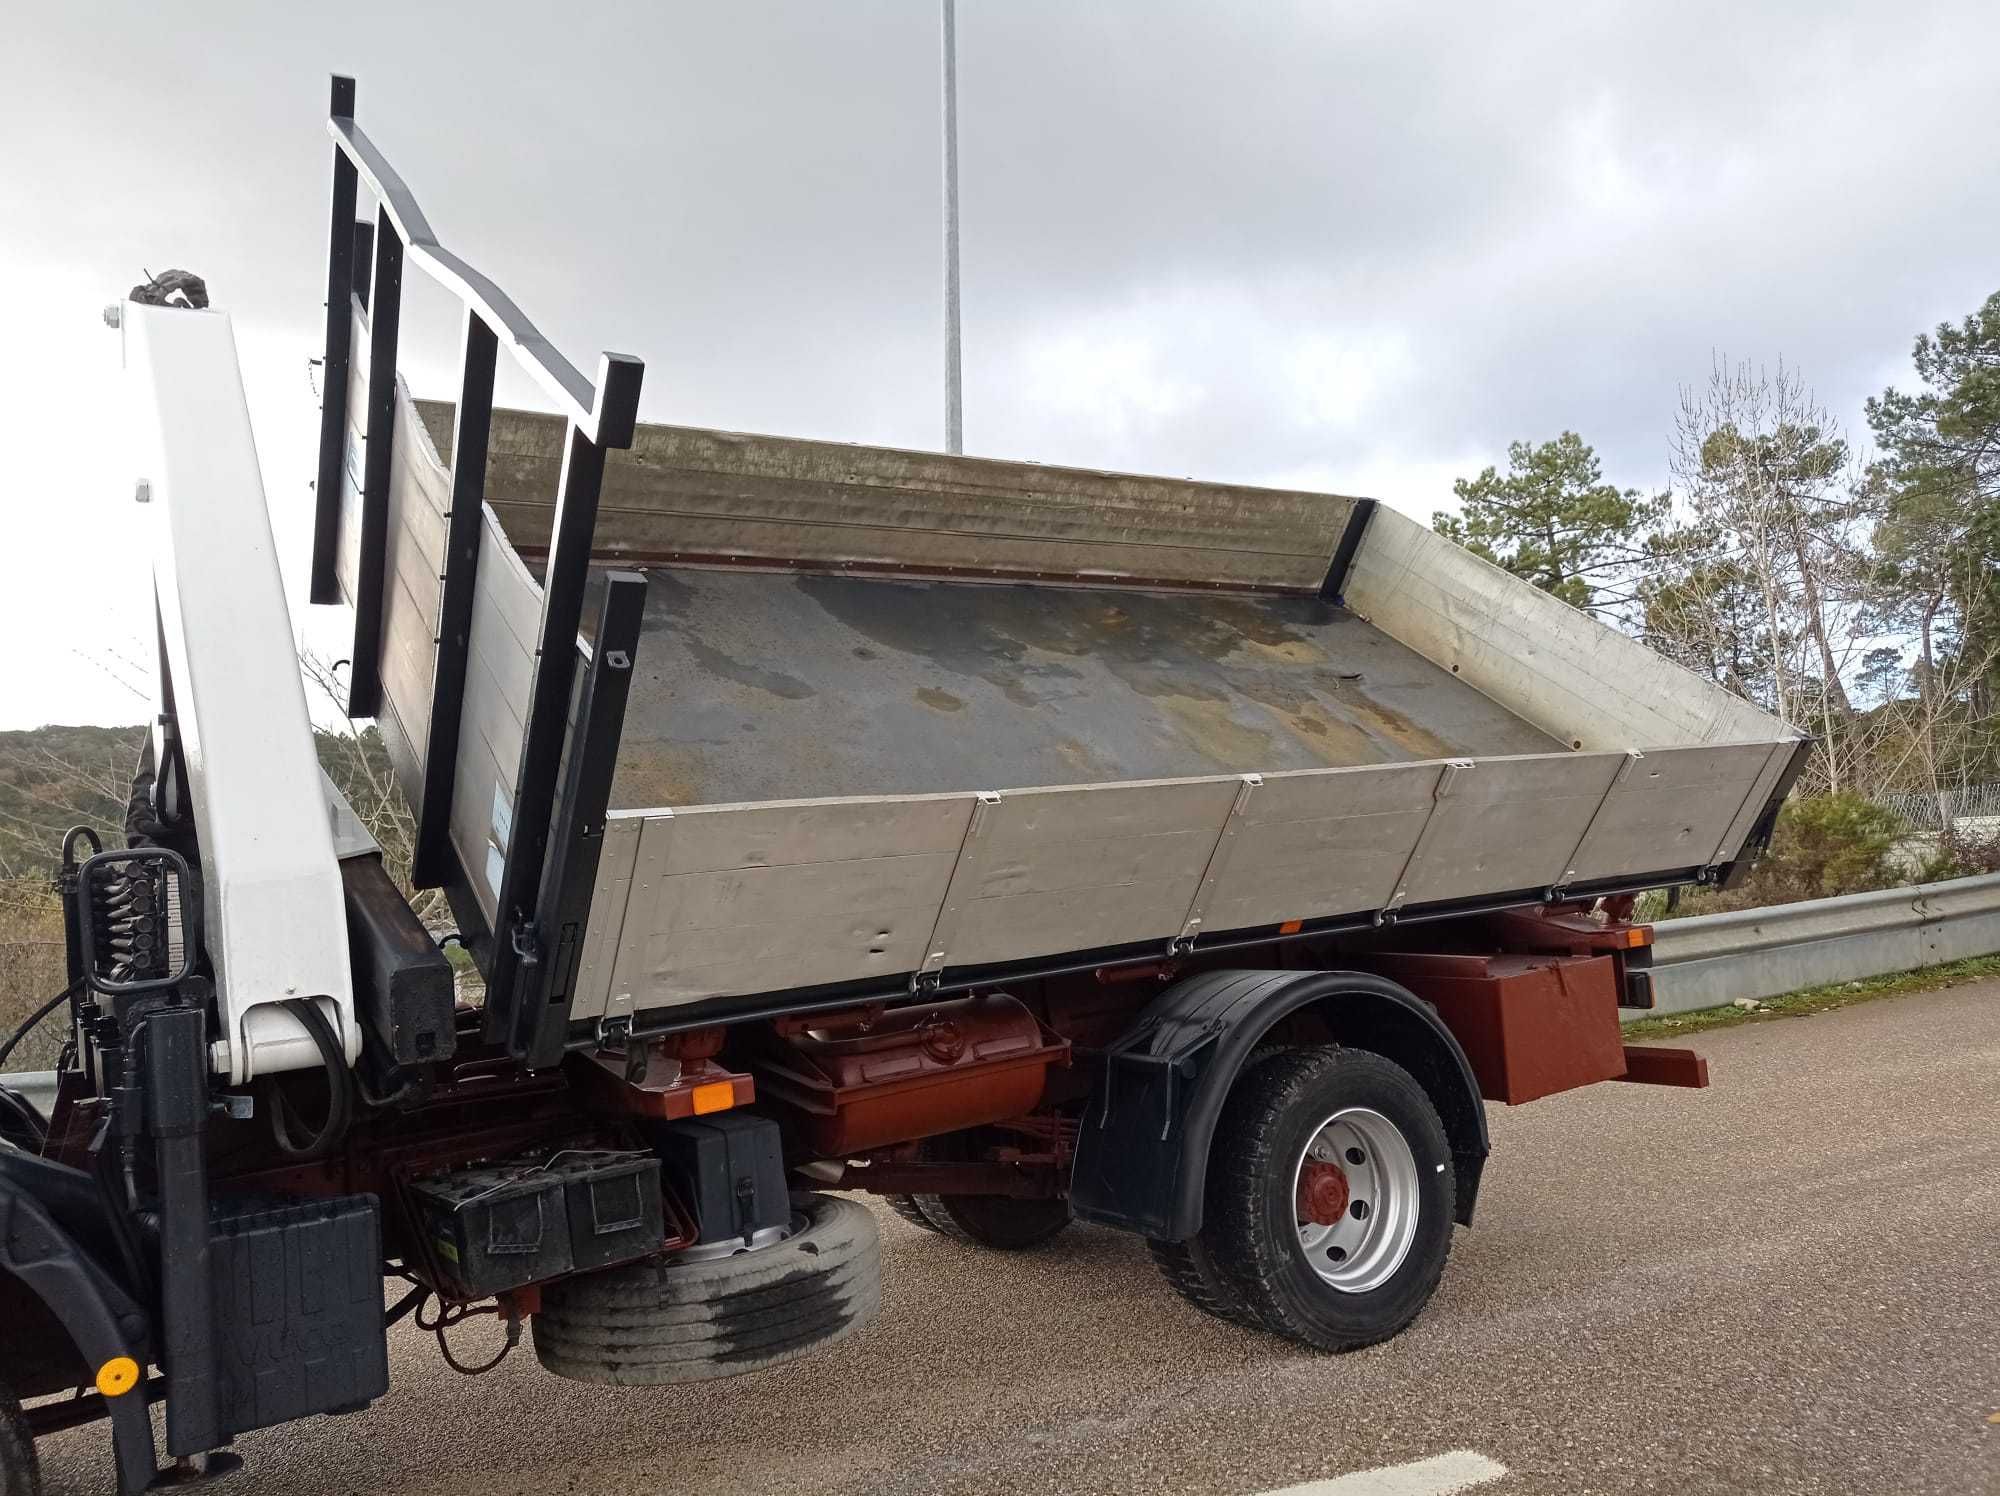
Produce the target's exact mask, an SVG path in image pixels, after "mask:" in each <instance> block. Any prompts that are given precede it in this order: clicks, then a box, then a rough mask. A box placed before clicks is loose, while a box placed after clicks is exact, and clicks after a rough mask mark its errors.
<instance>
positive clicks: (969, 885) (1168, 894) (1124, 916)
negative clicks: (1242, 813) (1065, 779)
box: [929, 778, 1241, 966]
mask: <svg viewBox="0 0 2000 1496" xmlns="http://www.w3.org/2000/svg"><path fill="white" fill-rule="evenodd" d="M1240 784H1241V780H1240V779H1236V778H1213V779H1182V780H1159V781H1153V782H1139V783H1132V784H1116V785H1081V786H1076V787H1074V788H1068V789H1045V790H1017V791H1013V792H1010V793H1007V794H1003V795H1002V796H1001V797H1000V799H999V801H998V803H997V804H991V805H987V806H984V807H982V808H981V814H980V816H979V819H978V822H977V824H976V826H975V829H974V831H973V832H972V833H971V834H970V835H968V837H967V838H966V844H965V854H964V856H963V857H962V858H961V859H960V861H959V865H958V870H957V874H956V876H955V877H954V878H953V879H952V884H951V892H950V895H949V897H948V898H947V900H946V907H945V912H944V914H943V916H942V917H941V918H940V920H939V923H938V930H937V933H936V935H935V936H934V937H933V939H932V942H931V949H930V952H929V955H930V959H931V961H932V963H933V964H940V962H941V961H942V962H943V963H948V964H950V965H953V966H976V965H979V964H981V963H984V962H989V961H1006V960H1014V959H1020V958H1025V957H1030V956H1043V955H1053V954H1055V953H1057V952H1060V951H1069V950H1082V949H1087V948H1089V947H1091V946H1101V945H1120V944H1124V943H1126V942H1128V941H1141V940H1160V941H1165V940H1167V939H1169V938H1171V937H1172V936H1175V935H1178V934H1179V933H1180V930H1181V923H1182V921H1183V920H1184V919H1185V918H1186V915H1187V910H1188V905H1189V903H1190V902H1191V901H1192V899H1193V898H1194V894H1195V891H1196V888H1197V887H1198V885H1199V884H1200V882H1201V876H1202V871H1203V869H1204V868H1205V867H1207V865H1208V860H1209V856H1210V854H1211V853H1212V852H1213V851H1214V849H1215V844H1216V840H1217V838H1218V837H1220V835H1221V834H1222V828H1223V823H1224V821H1225V820H1226V819H1227V817H1228V815H1229V812H1230V807H1231V806H1232V804H1233V803H1234V802H1235V798H1236V793H1237V790H1238V788H1239V786H1240ZM940 953H942V957H940Z"/></svg>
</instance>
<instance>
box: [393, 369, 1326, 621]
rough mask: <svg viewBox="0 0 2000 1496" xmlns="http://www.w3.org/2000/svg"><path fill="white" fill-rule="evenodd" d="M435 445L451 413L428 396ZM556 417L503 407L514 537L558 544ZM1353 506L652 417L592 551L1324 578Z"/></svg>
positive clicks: (1270, 582) (1290, 494)
mask: <svg viewBox="0 0 2000 1496" xmlns="http://www.w3.org/2000/svg"><path fill="white" fill-rule="evenodd" d="M424 414H425V417H426V419H427V420H429V422H430V423H431V427H432V430H433V432H434V434H436V435H437V438H438V441H439V444H440V446H443V445H445V444H446V443H448V441H449V432H450V427H451V407H450V406H449V405H445V404H437V403H433V402H426V403H425V405H424ZM562 434H563V423H562V421H561V420H560V419H559V418H558V417H554V416H545V415H538V414H535V413H533V412H527V411H495V412H494V417H493V439H492V448H491V455H490V458H489V462H488V477H487V499H488V501H489V502H491V503H492V504H493V505H494V507H495V509H496V511H497V512H498V513H499V516H500V519H501V522H502V523H503V524H504V525H505V526H506V527H507V532H508V534H509V535H510V536H511V537H512V538H513V540H514V543H515V544H516V545H517V546H520V547H522V548H523V549H526V550H531V551H532V550H539V549H542V548H544V547H546V546H547V544H548V536H549V527H550V523H551V516H552V514H553V499H554V495H555V492H556V479H557V474H558V471H559V467H560V462H561V455H562ZM1352 503H1353V501H1352V500H1351V499H1346V498H1341V497H1336V496H1332V495H1327V494H1312V493H1302V492H1295V491H1288V490H1278V489H1265V488H1252V487H1247V486H1244V485H1240V484H1223V483H1192V482H1187V481H1185V480H1181V479H1172V478H1148V477H1135V476H1131V475H1126V474H1117V473H1103V472H1095V471H1091V470H1087V469H1081V468H1062V467H1044V466H1042V465H1040V464H1037V463H1022V462H1000V461H994V460H991V459H987V458H977V457H954V456H949V455H946V454H944V453H938V452H907V451H898V450H894V449H891V448H883V447H864V446H849V445H846V444H843V443H838V442H815V441H801V440H796V439H793V438H788V437H775V436H750V435H743V434H739V433H735V432H726V431H708V430H702V429H698V428H694V427H686V426H641V427H640V428H639V432H638V436H637V438H636V439H635V440H634V442H633V444H632V449H631V450H630V451H629V452H613V453H611V454H610V458H609V462H608V464H607V466H606V469H605V477H604V494H603V498H602V501H601V503H600V506H599V509H598V520H597V537H596V547H595V548H596V551H597V553H598V554H599V555H600V556H601V557H603V558H605V559H611V560H628V561H629V560H645V561H670V560H677V559H706V560H735V561H753V562H754V561H764V562H777V563H782V564H795V565H804V566H811V567H819V568H834V569H837V568H841V567H864V568H880V569H886V570H896V571H908V572H918V573H923V572H929V573H945V574H949V573H953V572H959V571H972V572H985V573H998V574H1003V575H1017V576H1060V577H1070V576H1089V577H1097V578H1117V577H1125V578H1137V579H1145V580H1149V581H1161V582H1179V583H1202V584H1206V583H1213V584H1220V585H1227V586H1235V587H1245V588H1289V589H1295V590H1299V591H1307V590H1312V589H1316V588H1317V587H1318V586H1319V584H1320V582H1321V580H1322V579H1323V578H1324V576H1325V575H1326V569H1327V565H1328V562H1329V560H1330V559H1331V557H1332V554H1333V549H1334V546H1335V544H1336V543H1337V542H1338V540H1339V537H1340V533H1341V530H1342V528H1343V527H1344V526H1345V524H1346V521H1347V515H1348V511H1349V509H1350V508H1351V506H1352Z"/></svg>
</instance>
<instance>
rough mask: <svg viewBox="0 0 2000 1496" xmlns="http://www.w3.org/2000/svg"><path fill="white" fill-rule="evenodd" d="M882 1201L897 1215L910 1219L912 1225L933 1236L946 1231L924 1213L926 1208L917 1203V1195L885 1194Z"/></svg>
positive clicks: (940, 1234)
mask: <svg viewBox="0 0 2000 1496" xmlns="http://www.w3.org/2000/svg"><path fill="white" fill-rule="evenodd" d="M882 1203H883V1204H884V1205H886V1206H888V1207H889V1208H890V1209H891V1210H893V1211H895V1212H896V1214H897V1215H899V1216H901V1217H902V1218H903V1219H904V1220H906V1221H908V1222H909V1223H910V1224H911V1225H912V1226H916V1227H919V1228H920V1229H922V1230H925V1231H928V1232H930V1233H931V1234H932V1235H933V1236H942V1235H944V1232H943V1231H942V1230H940V1229H939V1228H938V1223H937V1222H936V1221H933V1220H932V1219H931V1218H930V1217H929V1216H927V1215H925V1214H924V1208H923V1206H921V1205H919V1204H918V1203H917V1197H916V1196H915V1195H884V1196H883V1197H882Z"/></svg>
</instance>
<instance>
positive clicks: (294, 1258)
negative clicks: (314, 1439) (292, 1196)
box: [208, 1195, 389, 1434]
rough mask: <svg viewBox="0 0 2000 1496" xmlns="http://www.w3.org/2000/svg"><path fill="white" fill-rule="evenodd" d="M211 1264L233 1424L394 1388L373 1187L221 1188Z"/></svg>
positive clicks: (226, 1407) (226, 1410) (362, 1400)
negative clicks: (281, 1194) (328, 1192)
mask: <svg viewBox="0 0 2000 1496" xmlns="http://www.w3.org/2000/svg"><path fill="white" fill-rule="evenodd" d="M208 1264H209V1287H210V1293H211V1294H212V1296H213V1301H214V1309H215V1322H216V1331H215V1350H216V1371H217V1383H218V1388H217V1391H218V1401H219V1403H220V1407H221V1418H222V1424H223V1427H224V1428H225V1429H226V1430H227V1431H228V1432H229V1433H231V1434H240V1433H244V1432H247V1431H248V1430H250V1429H258V1428H269V1427H271V1426H272V1425H273V1424H279V1423H286V1422H289V1421H290V1420H292V1419H294V1418H305V1417H308V1416H310V1415H312V1414H314V1413H342V1412H350V1411H352V1410H354V1409H356V1408H360V1407H364V1406H366V1405H367V1404H368V1403H369V1402H370V1401H372V1400H373V1399H375V1398H377V1397H380V1396H381V1395H382V1394H383V1393H384V1392H386V1391H388V1390H389V1351H388V1343H387V1339H386V1337H385V1332H384V1329H383V1323H382V1228H381V1220H380V1216H379V1213H378V1207H377V1203H376V1199H375V1197H374V1196H373V1195H342V1196H336V1197H334V1198H331V1199H325V1200H311V1201H303V1202H298V1203H290V1202H286V1203H274V1202H273V1201H272V1200H271V1199H269V1198H259V1199H257V1200H255V1201H250V1202H246V1201H240V1200H238V1201H232V1200H228V1199H223V1200H218V1201H216V1202H214V1204H213V1206H212V1207H211V1215H210V1224H209V1245H208Z"/></svg>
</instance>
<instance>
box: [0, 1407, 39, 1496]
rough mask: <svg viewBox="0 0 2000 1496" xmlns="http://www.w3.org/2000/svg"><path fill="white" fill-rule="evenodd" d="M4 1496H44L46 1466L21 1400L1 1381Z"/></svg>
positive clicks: (0, 1482)
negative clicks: (22, 1411)
mask: <svg viewBox="0 0 2000 1496" xmlns="http://www.w3.org/2000/svg"><path fill="white" fill-rule="evenodd" d="M0 1496H42V1467H41V1462H40V1461H39V1460H37V1459H36V1458H35V1436H34V1435H33V1434H31V1433H29V1432H28V1422H27V1420H26V1419H25V1418H23V1417H22V1416H21V1403H20V1400H19V1399H18V1398H16V1397H15V1396H14V1394H13V1393H12V1392H9V1391H8V1390H7V1388H6V1386H5V1384H0Z"/></svg>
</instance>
